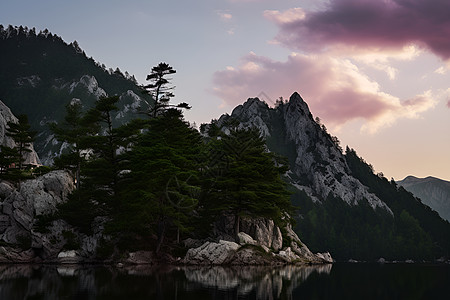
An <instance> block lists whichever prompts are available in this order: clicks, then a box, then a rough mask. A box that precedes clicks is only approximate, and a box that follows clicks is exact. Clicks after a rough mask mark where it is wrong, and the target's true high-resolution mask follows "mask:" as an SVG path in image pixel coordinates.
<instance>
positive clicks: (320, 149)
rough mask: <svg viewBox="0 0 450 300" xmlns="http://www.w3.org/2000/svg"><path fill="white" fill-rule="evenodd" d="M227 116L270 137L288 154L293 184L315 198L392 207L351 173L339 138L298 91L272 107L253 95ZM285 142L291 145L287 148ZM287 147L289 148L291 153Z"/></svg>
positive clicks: (271, 142)
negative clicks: (338, 140) (334, 136)
mask: <svg viewBox="0 0 450 300" xmlns="http://www.w3.org/2000/svg"><path fill="white" fill-rule="evenodd" d="M228 118H234V119H237V120H239V121H240V122H241V126H242V127H244V128H248V127H256V128H258V129H259V130H260V132H261V134H262V135H264V136H265V137H266V138H268V144H269V149H270V150H271V151H274V152H279V153H281V154H283V155H285V156H288V158H289V161H290V164H291V166H290V167H291V168H290V169H291V173H290V176H291V179H292V183H293V184H294V186H295V187H296V188H297V189H299V190H302V191H304V192H306V193H307V194H308V196H310V197H311V198H312V199H314V200H315V201H319V202H323V201H326V199H327V198H329V197H330V196H332V197H337V198H340V199H342V200H343V201H345V202H346V203H348V204H350V205H356V204H359V203H360V202H362V201H367V203H368V204H369V205H370V206H371V207H372V208H373V209H376V208H383V209H385V210H386V211H388V212H389V213H391V214H392V211H391V210H390V209H389V207H388V206H387V205H386V204H385V203H384V202H383V201H381V200H380V199H379V198H378V197H377V196H375V195H374V194H372V193H370V192H369V189H368V188H367V187H366V186H364V185H363V184H361V183H360V182H359V180H358V179H356V178H354V177H353V176H352V175H351V174H350V170H349V167H348V166H347V163H346V161H345V158H344V155H343V153H342V149H341V148H340V146H339V144H338V143H337V139H335V138H333V137H332V136H331V135H330V134H328V133H327V132H326V131H325V129H324V127H323V126H321V125H320V124H318V123H317V122H316V121H314V118H313V116H312V114H311V112H310V110H309V108H308V105H307V104H306V102H305V101H304V100H303V99H302V97H301V96H300V94H299V93H297V92H295V93H293V94H292V96H291V97H290V99H289V101H288V102H287V103H279V105H278V106H277V107H275V108H270V107H269V106H268V105H267V104H266V103H265V102H263V101H261V100H259V99H258V98H250V99H248V100H247V101H246V102H245V103H244V104H242V105H239V106H238V107H236V108H235V109H234V110H233V112H232V114H231V116H228V115H224V116H222V117H221V118H220V119H219V120H220V122H221V123H224V121H226V120H227V119H228ZM286 145H288V146H287V147H286ZM286 148H290V149H291V151H289V153H283V152H286V151H285V150H286Z"/></svg>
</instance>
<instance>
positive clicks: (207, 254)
mask: <svg viewBox="0 0 450 300" xmlns="http://www.w3.org/2000/svg"><path fill="white" fill-rule="evenodd" d="M238 248H239V245H238V244H236V243H235V242H229V241H224V240H220V241H219V242H218V243H214V242H206V243H204V244H203V245H201V246H200V247H198V248H191V249H189V250H188V252H187V253H186V256H185V258H184V259H183V261H182V262H183V263H184V264H191V265H221V264H225V263H227V262H229V260H230V259H231V257H232V256H233V255H234V253H235V252H236V250H237V249H238Z"/></svg>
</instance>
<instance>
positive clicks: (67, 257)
mask: <svg viewBox="0 0 450 300" xmlns="http://www.w3.org/2000/svg"><path fill="white" fill-rule="evenodd" d="M80 260H81V258H80V256H79V255H78V253H77V251H75V250H69V251H62V252H59V253H58V262H59V263H61V264H76V263H78V262H80Z"/></svg>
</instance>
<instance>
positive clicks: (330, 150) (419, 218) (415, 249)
mask: <svg viewBox="0 0 450 300" xmlns="http://www.w3.org/2000/svg"><path fill="white" fill-rule="evenodd" d="M236 122H237V123H239V126H240V127H257V128H258V129H259V130H260V132H261V133H262V135H264V136H265V137H266V139H267V145H268V148H269V150H270V151H273V152H276V153H278V154H281V155H283V156H286V157H287V158H288V161H289V165H290V171H289V173H288V177H289V181H290V183H291V184H292V186H293V195H292V201H293V203H294V204H295V205H298V206H299V207H300V209H299V214H298V215H297V218H296V219H297V226H296V232H297V233H298V234H299V236H301V237H302V239H303V240H304V241H305V243H307V244H308V245H309V247H310V248H312V249H314V251H325V250H327V251H328V250H329V251H330V252H331V253H332V255H333V257H336V258H337V259H349V258H354V259H361V260H369V259H377V258H379V257H385V258H387V259H408V258H412V259H431V258H436V257H439V256H442V255H448V254H449V249H450V241H449V240H448V236H450V224H449V223H448V222H445V221H444V220H442V219H441V218H440V217H439V216H438V215H437V214H436V213H435V212H433V211H432V210H431V209H430V208H429V207H427V206H426V205H424V204H422V203H421V202H420V201H417V200H416V199H415V198H414V197H413V196H412V195H411V194H410V193H408V192H406V191H405V190H404V189H403V188H398V187H397V186H396V185H395V183H392V182H389V181H388V180H387V179H386V178H383V177H378V176H377V175H375V174H374V173H373V170H372V168H371V166H370V165H368V164H367V163H366V162H365V161H364V160H363V159H361V158H360V157H358V155H357V154H356V152H355V151H354V150H352V149H349V148H347V151H346V153H345V154H344V153H343V151H342V148H341V147H340V146H339V141H338V139H337V138H336V137H332V136H331V135H330V134H328V133H327V131H326V128H325V126H324V125H322V124H320V122H318V121H316V120H314V118H313V116H312V115H311V113H310V111H309V109H308V106H307V104H306V103H305V102H304V101H303V99H302V98H301V97H300V95H299V94H297V93H294V94H293V95H292V96H291V98H290V100H289V102H285V103H283V102H278V103H277V106H276V107H275V108H270V107H269V106H268V105H267V104H266V103H264V102H262V101H260V100H259V99H257V98H254V99H249V100H248V101H247V102H245V103H244V104H243V105H240V106H238V107H236V108H235V109H234V110H233V112H232V114H231V115H223V116H222V117H220V119H219V120H216V121H213V122H212V124H211V125H209V128H211V126H212V125H214V126H217V127H219V128H222V130H225V131H226V130H227V128H228V127H229V126H234V125H233V124H236ZM209 128H208V126H206V127H205V126H204V127H203V129H204V130H206V131H207V130H208V129H209ZM446 234H447V235H446Z"/></svg>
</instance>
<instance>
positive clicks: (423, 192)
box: [397, 175, 450, 221]
mask: <svg viewBox="0 0 450 300" xmlns="http://www.w3.org/2000/svg"><path fill="white" fill-rule="evenodd" d="M397 183H398V184H399V185H400V186H402V187H404V188H405V189H406V190H407V191H409V192H411V193H413V194H414V195H415V196H416V197H418V198H420V199H421V200H422V201H423V202H424V203H425V204H427V205H429V206H430V207H431V208H433V209H434V210H436V211H437V212H438V213H439V214H440V215H441V216H442V218H444V219H446V220H447V221H450V181H447V180H443V179H440V178H436V177H433V176H427V177H425V178H418V177H415V176H412V175H409V176H407V177H405V178H404V179H403V180H400V181H398V182H397Z"/></svg>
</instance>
